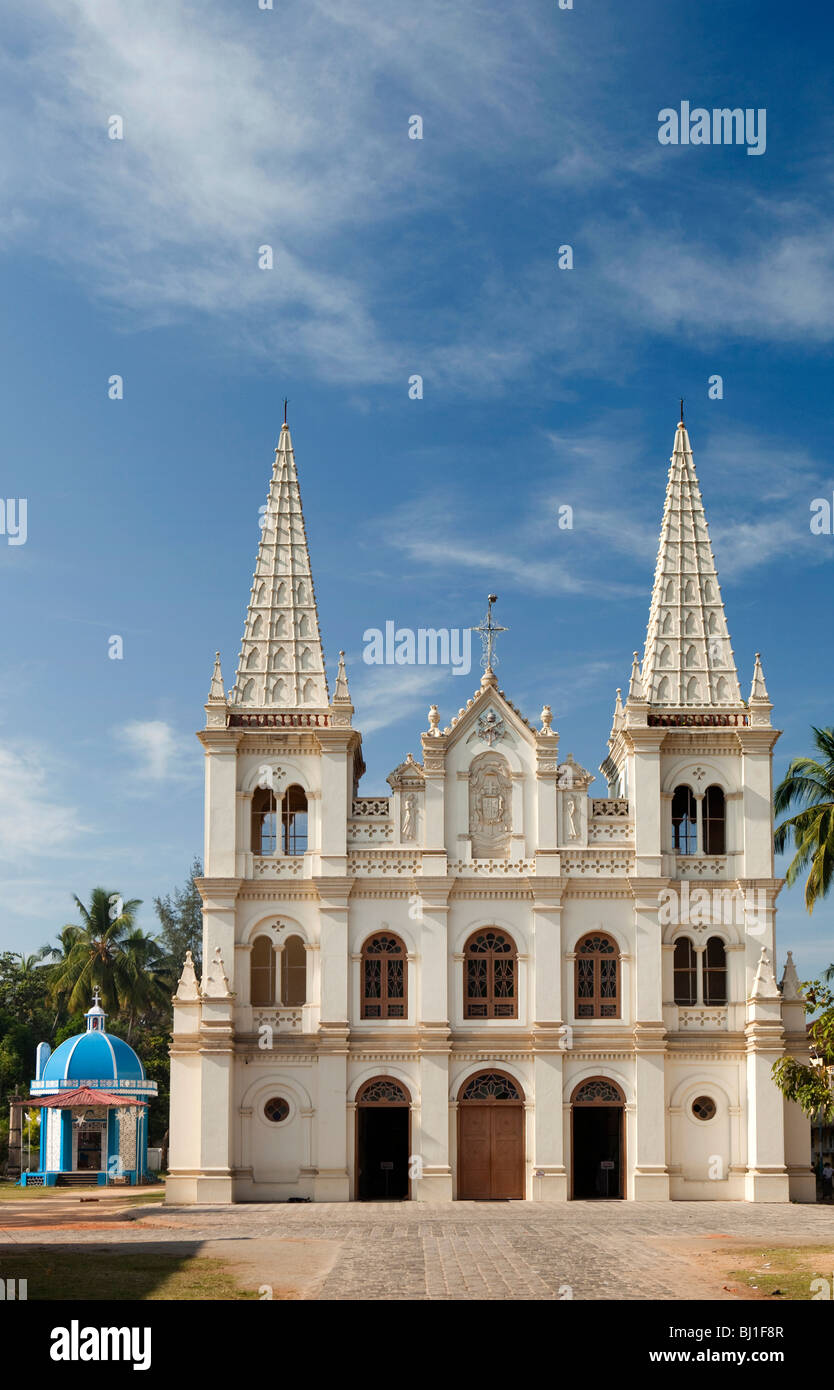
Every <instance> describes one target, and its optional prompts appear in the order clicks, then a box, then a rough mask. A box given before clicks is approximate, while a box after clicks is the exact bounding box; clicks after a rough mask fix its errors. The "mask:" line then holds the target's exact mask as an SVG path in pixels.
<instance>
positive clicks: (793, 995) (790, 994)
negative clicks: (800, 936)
mask: <svg viewBox="0 0 834 1390" xmlns="http://www.w3.org/2000/svg"><path fill="white" fill-rule="evenodd" d="M782 998H783V999H785V1000H789V1001H796V1000H797V999H804V998H805V996H804V994H803V993H802V990H801V989H800V987H799V976H798V975H797V973H796V966H795V964H794V959H793V952H792V951H788V958H787V960H786V961H785V969H784V970H783V972H782Z"/></svg>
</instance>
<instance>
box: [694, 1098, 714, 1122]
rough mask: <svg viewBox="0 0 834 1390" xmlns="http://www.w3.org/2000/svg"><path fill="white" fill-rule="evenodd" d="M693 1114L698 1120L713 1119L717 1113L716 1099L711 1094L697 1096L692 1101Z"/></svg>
mask: <svg viewBox="0 0 834 1390" xmlns="http://www.w3.org/2000/svg"><path fill="white" fill-rule="evenodd" d="M692 1114H693V1115H694V1116H695V1119H696V1120H711V1119H712V1117H713V1115H714V1114H715V1101H714V1100H713V1099H712V1098H711V1097H710V1096H696V1097H695V1099H694V1100H693V1102H692Z"/></svg>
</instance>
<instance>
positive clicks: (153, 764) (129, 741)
mask: <svg viewBox="0 0 834 1390" xmlns="http://www.w3.org/2000/svg"><path fill="white" fill-rule="evenodd" d="M116 738H117V740H118V741H119V742H120V743H121V744H122V745H123V747H124V748H125V749H126V750H127V751H128V752H129V753H131V754H132V755H133V756H134V758H135V765H134V770H133V777H134V778H138V779H139V782H140V783H146V784H147V783H151V784H156V787H157V789H158V784H159V783H161V782H188V781H192V780H194V779H195V778H197V777H198V776H199V771H200V767H199V760H198V759H197V758H195V757H194V756H193V750H192V749H191V745H190V743H186V740H185V739H184V738H181V737H180V736H179V735H178V734H176V733H175V731H174V729H173V728H172V727H171V725H170V724H167V723H166V722H165V720H163V719H136V720H132V721H131V722H130V723H128V724H123V725H122V726H121V728H119V729H117V730H116ZM133 785H135V783H134V784H133Z"/></svg>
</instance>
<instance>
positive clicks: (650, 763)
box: [167, 420, 815, 1203]
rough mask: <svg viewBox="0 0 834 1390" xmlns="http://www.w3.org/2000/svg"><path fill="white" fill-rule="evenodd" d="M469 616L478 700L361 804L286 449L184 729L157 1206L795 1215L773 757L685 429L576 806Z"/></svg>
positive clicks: (799, 1177)
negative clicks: (697, 1208) (195, 910)
mask: <svg viewBox="0 0 834 1390" xmlns="http://www.w3.org/2000/svg"><path fill="white" fill-rule="evenodd" d="M659 500H660V499H659V497H658V504H659ZM647 598H648V595H647ZM492 602H493V598H492V597H491V598H490V604H489V613H488V616H487V620H486V625H485V629H484V630H485V632H486V641H485V648H486V656H485V662H484V668H485V669H484V673H483V676H482V678H481V680H480V684H479V685H478V687H477V689H475V691H474V692H473V694H472V696H471V698H470V699H467V701H466V703H465V705H464V706H463V707H462V708H460V709H459V710H458V711H457V712H454V713H451V714H450V717H445V718H444V716H443V715H441V712H440V709H439V707H438V705H436V704H432V705H431V708H430V709H429V712H428V718H427V725H428V727H427V728H426V729H425V730H424V731H423V732H422V733H421V735H420V755H419V758H415V757H414V756H413V755H412V754H411V753H408V754H407V756H405V757H404V759H403V761H402V762H401V763H400V764H399V766H398V767H396V768H394V770H393V771H392V772H391V773H390V775H389V777H388V779H387V781H388V790H387V792H386V793H385V794H384V795H383V794H382V790H381V789H380V788H376V789H375V791H374V794H369V793H368V792H367V791H366V790H365V789H364V788H362V787H361V779H362V775H363V772H364V762H363V757H362V735H361V732H360V731H359V729H358V728H356V727H355V725H354V719H353V716H354V707H353V705H352V703H351V696H350V691H349V685H348V673H347V670H346V665H345V660H344V654H343V653H341V654H340V657H339V664H338V671H337V674H336V677H335V683H334V687H333V691H332V695H331V693H330V688H329V686H328V680H327V674H326V669H325V660H324V653H323V650H322V643H321V638H320V633H319V617H318V611H317V606H316V597H315V589H314V585H313V572H312V568H311V562H310V555H309V550H308V545H307V537H306V532H305V525H304V516H303V512H302V506H301V495H300V491H299V481H298V472H297V468H296V462H295V456H294V452H293V445H292V441H291V438H290V431H289V428H288V426H287V424H286V422H285V423H284V426H283V429H282V430H281V434H280V439H279V442H278V446H277V449H276V451H275V463H274V467H273V470H272V478H271V482H270V486H269V494H268V501H267V505H266V509H265V515H264V517H263V528H262V534H261V539H260V543H259V546H258V554H257V560H256V564H255V573H254V578H253V581H252V587H251V590H250V594H249V604H248V608H247V612H246V619H245V624H244V630H243V640H242V644H241V650H240V657H239V660H238V667H237V674H236V677H235V682H234V685H233V686H232V688H231V689H230V690H229V691H228V692H227V691H226V690H225V688H224V682H223V677H222V673H221V666H220V658H219V655H218V657H217V659H216V661H215V667H214V674H213V677H212V681H211V688H210V691H209V696H208V701H207V703H206V706H205V711H206V720H205V727H204V728H203V729H202V730H201V731H200V733H199V734H198V737H199V739H200V742H201V743H202V745H203V750H204V754H205V861H204V862H205V869H204V878H203V879H202V880H201V881H200V885H199V886H200V892H201V895H202V899H203V921H204V933H203V940H204V949H203V962H204V966H203V976H202V979H198V978H197V975H196V972H195V969H194V964H193V962H192V960H191V958H190V955H189V957H188V958H187V959H186V962H185V965H184V968H183V972H182V976H181V979H180V981H179V985H178V988H177V993H176V996H175V999H174V1028H173V1043H172V1048H171V1141H170V1168H169V1174H170V1175H169V1179H168V1184H167V1200H168V1201H169V1202H172V1203H226V1202H241V1201H260V1202H264V1201H266V1202H272V1201H275V1202H281V1201H289V1200H308V1201H309V1200H312V1201H319V1202H342V1201H354V1200H368V1199H378V1200H381V1199H385V1198H388V1199H395V1198H396V1199H410V1200H412V1201H423V1202H435V1203H436V1202H445V1201H452V1200H467V1199H468V1200H510V1199H519V1200H523V1199H526V1200H529V1201H534V1202H560V1201H568V1200H574V1199H579V1200H582V1199H591V1200H593V1199H605V1198H608V1199H616V1198H623V1199H626V1200H636V1201H668V1200H696V1201H697V1200H736V1201H750V1202H787V1201H789V1200H794V1201H814V1200H815V1182H814V1175H813V1173H812V1171H811V1166H810V1136H809V1122H808V1121H807V1120H806V1119H805V1118H804V1117H803V1116H802V1114H801V1112H800V1111H799V1110H798V1108H797V1107H796V1106H795V1105H793V1104H791V1103H789V1102H786V1101H785V1100H784V1099H783V1097H782V1095H781V1093H780V1092H779V1091H778V1090H777V1088H776V1086H775V1085H774V1083H773V1081H772V1078H771V1068H772V1065H773V1063H774V1062H775V1061H776V1060H777V1059H778V1058H780V1057H781V1056H783V1055H784V1054H785V1053H786V1052H788V1053H791V1054H792V1055H795V1056H798V1057H799V1056H803V1057H804V1056H807V1052H806V1043H805V1014H804V999H803V997H802V995H801V992H800V987H799V981H798V977H797V972H796V969H795V967H794V964H793V961H792V959H791V957H790V954H788V959H787V964H786V966H785V969H784V973H783V976H782V979H781V983H777V980H776V977H775V973H774V969H775V964H776V961H775V941H774V920H775V915H776V901H777V898H778V895H779V891H780V888H781V886H782V881H781V880H780V879H778V878H776V877H774V859H773V837H772V810H771V799H772V757H773V747H774V744H775V743H776V740H777V739H778V737H779V733H778V730H776V729H775V728H774V727H773V725H772V721H771V711H772V705H771V703H770V700H769V697H768V692H767V689H766V686H765V677H764V672H763V668H762V664H761V661H760V658H759V656H758V655H756V656H755V659H752V653H751V661H750V668H748V669H751V670H752V684H751V687H750V693H749V696H748V697H747V699H744V698H743V696H742V693H741V688H740V685H739V677H738V672H737V668H736V663H735V658H734V654H733V649H732V646H731V643H730V636H729V631H728V627H727V621H726V617H725V611H724V603H723V599H722V595H721V590H720V588H719V585H718V576H717V573H716V568H715V562H714V559H713V553H712V547H711V544H710V539H709V532H708V528H707V521H706V517H705V513H704V507H703V502H702V498H701V490H700V486H699V483H698V478H697V476H696V472H695V465H694V461H693V456H692V450H691V447H690V441H689V436H688V433H687V430H686V427H685V425H684V423H683V420H681V422H680V424H678V426H677V428H676V431H675V437H674V446H673V452H672V457H671V463H670V468H669V474H668V483H667V488H666V500H665V506H664V510H663V518H662V524H661V532H660V541H659V548H658V554H657V566H656V570H655V575H654V583H653V589H652V593H651V599H650V605H649V617H648V631H647V636H646V642H645V648H644V651H643V657H642V661H641V660H640V658H639V653H635V654H634V658H633V663H632V666H631V675H630V680H629V683H628V689H627V692H626V697H625V700H623V698H622V693H621V691H619V690H618V691H617V695H616V701H615V704H614V711H613V718H612V723H611V729H610V734H609V736H608V745H607V754H606V756H605V758H604V760H603V762H602V764H601V768H600V771H601V773H602V775H603V778H604V784H605V785H607V795H605V796H595V795H592V794H591V792H590V785H591V783H592V781H593V780H594V778H593V777H592V775H591V773H590V772H588V771H587V770H586V769H584V768H583V767H581V766H580V765H579V764H578V763H577V762H575V761H574V760H573V759H572V758H571V757H560V752H559V732H558V731H557V729H555V728H554V727H553V716H552V712H551V709H550V706H549V705H546V704H545V705H544V708H543V709H542V710H541V713H540V715H538V716H537V717H534V716H533V712H532V711H530V710H526V711H522V710H520V709H518V708H517V707H516V706H515V705H514V704H513V702H512V700H511V698H510V697H509V695H508V694H506V693H505V692H504V691H503V690H501V689H499V687H498V681H497V678H496V676H495V674H494V671H493V669H492V667H493V661H492V643H493V634H494V631H495V627H494V624H493V622H492ZM508 684H509V682H508ZM415 732H416V731H415Z"/></svg>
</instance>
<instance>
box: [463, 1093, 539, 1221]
mask: <svg viewBox="0 0 834 1390" xmlns="http://www.w3.org/2000/svg"><path fill="white" fill-rule="evenodd" d="M523 1196H524V1097H523V1096H522V1094H521V1091H520V1090H519V1088H518V1086H517V1084H516V1082H515V1081H513V1079H512V1077H511V1076H507V1075H506V1074H505V1073H504V1072H498V1071H483V1072H478V1073H477V1075H475V1076H472V1077H470V1078H469V1080H468V1081H465V1082H464V1084H463V1086H462V1087H461V1089H460V1094H459V1096H458V1199H459V1200H460V1201H464V1202H466V1201H469V1202H497V1201H508V1200H511V1199H513V1198H519V1197H522V1198H523Z"/></svg>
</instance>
